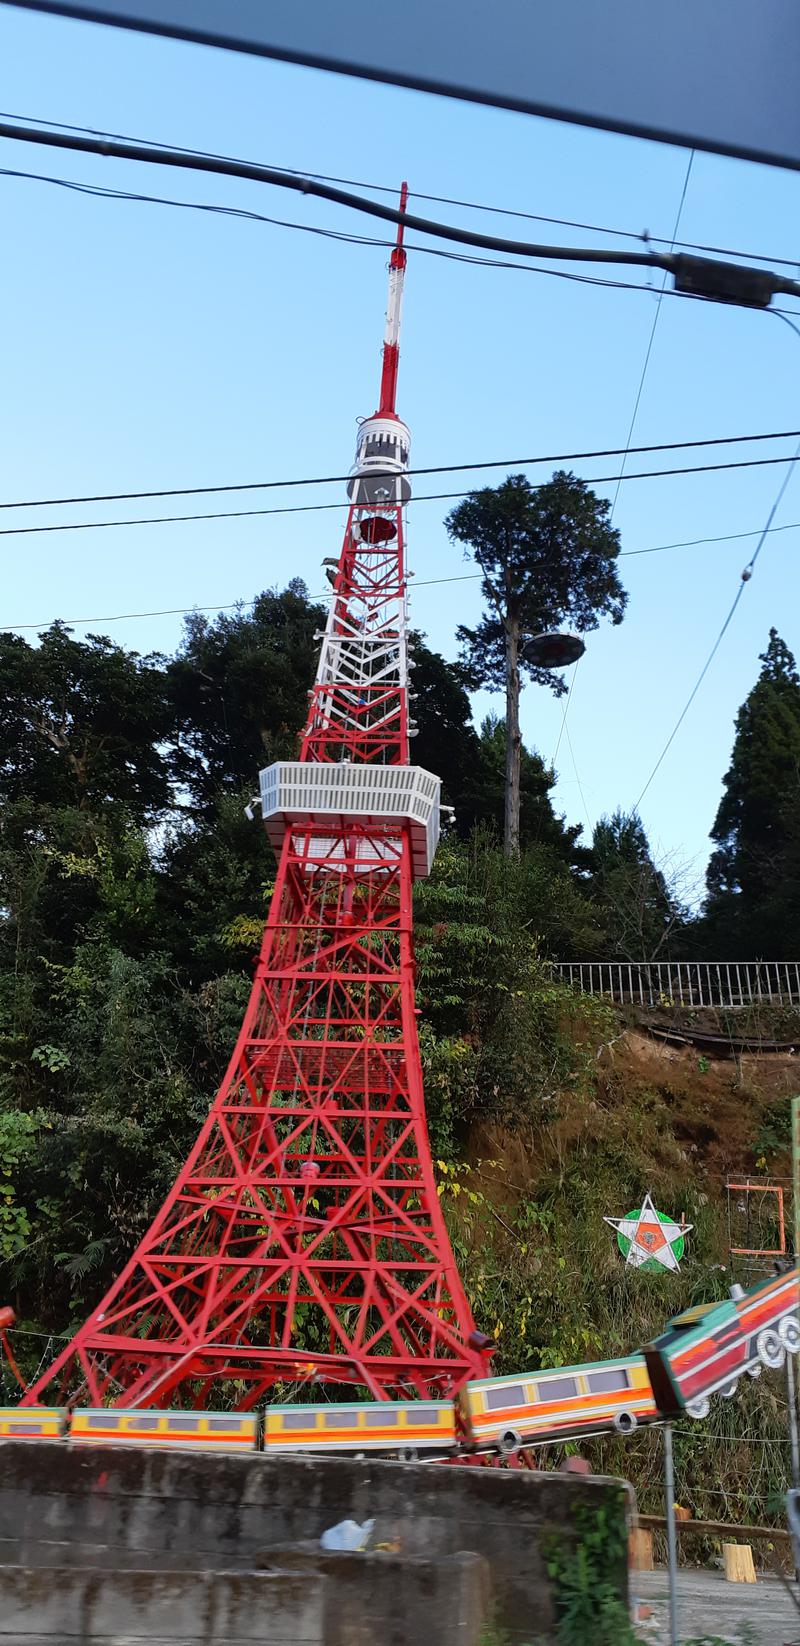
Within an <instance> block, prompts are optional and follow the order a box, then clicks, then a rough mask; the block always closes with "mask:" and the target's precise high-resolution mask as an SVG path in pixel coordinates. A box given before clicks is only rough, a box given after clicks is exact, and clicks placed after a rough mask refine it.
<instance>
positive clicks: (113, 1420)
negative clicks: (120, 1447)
mask: <svg viewBox="0 0 800 1646" xmlns="http://www.w3.org/2000/svg"><path fill="white" fill-rule="evenodd" d="M79 1421H81V1422H83V1424H84V1426H85V1427H86V1428H87V1429H118V1428H119V1417H118V1416H116V1415H115V1414H114V1413H113V1412H101V1413H100V1414H99V1415H98V1416H97V1417H84V1418H82V1419H80V1420H79Z"/></svg>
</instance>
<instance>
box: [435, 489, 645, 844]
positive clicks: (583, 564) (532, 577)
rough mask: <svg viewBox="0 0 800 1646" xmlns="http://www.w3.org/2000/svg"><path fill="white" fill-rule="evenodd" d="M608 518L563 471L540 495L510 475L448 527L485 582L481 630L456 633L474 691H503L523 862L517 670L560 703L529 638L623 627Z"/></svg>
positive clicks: (558, 686) (456, 513)
mask: <svg viewBox="0 0 800 1646" xmlns="http://www.w3.org/2000/svg"><path fill="white" fill-rule="evenodd" d="M610 512H611V509H610V504H609V503H607V502H605V501H603V500H602V499H601V498H599V497H596V496H595V494H594V492H593V491H591V490H590V488H589V486H588V485H587V484H586V482H585V481H584V480H579V479H577V477H576V476H575V475H573V474H567V473H565V472H563V471H560V472H558V473H556V474H554V475H553V478H552V480H549V481H548V482H547V483H546V484H545V485H543V486H532V485H531V483H530V481H529V480H527V479H526V478H525V476H524V475H522V474H512V475H509V476H508V478H507V479H506V480H504V481H503V483H502V485H500V486H497V487H495V488H491V487H486V488H484V489H483V490H482V491H478V492H472V493H471V494H470V496H469V497H467V498H465V499H464V501H463V502H462V503H459V504H458V505H457V507H456V508H455V509H453V510H452V512H451V513H450V514H449V515H448V517H447V521H446V526H447V531H448V534H449V536H450V538H451V539H452V540H453V541H455V542H459V543H464V544H466V545H467V547H468V548H470V549H471V550H472V552H473V553H474V555H475V559H476V560H477V562H478V565H479V567H480V569H481V573H482V579H483V581H482V589H483V596H484V599H485V601H486V610H485V611H484V614H483V616H482V618H481V620H480V622H479V623H478V625H477V627H476V628H474V629H469V628H466V627H464V626H462V627H461V628H460V629H459V638H460V640H461V642H462V648H463V656H464V659H465V662H466V665H467V668H468V669H469V672H470V677H471V682H472V684H474V685H476V686H478V685H488V686H489V687H494V688H495V689H498V690H499V689H500V688H504V689H505V696H506V779H505V830H504V842H505V851H506V855H507V856H516V855H517V854H518V852H519V813H520V768H521V756H522V738H521V735H520V728H519V696H520V670H524V671H525V673H526V674H527V675H528V676H529V677H530V679H532V680H536V681H538V682H539V683H540V684H542V685H547V686H549V687H550V689H551V690H552V691H553V692H555V694H556V695H557V696H560V695H561V694H562V693H563V692H564V691H566V686H565V684H564V680H563V678H562V676H560V675H558V674H555V673H554V672H553V671H552V670H550V669H541V668H536V667H534V666H533V665H532V664H530V663H528V662H526V659H525V656H524V652H523V650H522V642H523V638H524V636H525V635H526V634H529V633H533V634H536V633H546V632H548V631H550V630H553V629H557V628H558V627H559V625H561V624H563V623H568V624H569V625H570V627H572V628H574V629H577V630H578V631H579V632H580V633H586V632H587V631H588V630H590V629H595V628H597V626H598V623H599V621H600V618H601V617H610V618H611V621H612V622H613V623H621V622H622V617H623V613H624V611H625V603H626V600H627V595H626V594H625V591H624V589H623V588H622V585H621V583H620V581H619V577H618V575H617V569H616V564H615V562H616V558H617V555H618V553H619V532H617V531H616V530H615V529H614V528H613V527H612V525H611V523H610V519H609V516H610Z"/></svg>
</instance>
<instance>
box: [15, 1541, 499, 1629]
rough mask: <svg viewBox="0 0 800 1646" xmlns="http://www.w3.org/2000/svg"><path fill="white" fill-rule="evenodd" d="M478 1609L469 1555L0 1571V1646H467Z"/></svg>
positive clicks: (476, 1568)
mask: <svg viewBox="0 0 800 1646" xmlns="http://www.w3.org/2000/svg"><path fill="white" fill-rule="evenodd" d="M281 1565H283V1562H281ZM487 1611H488V1570H487V1568H486V1563H485V1561H483V1560H481V1558H480V1556H479V1555H456V1556H454V1557H453V1558H452V1559H451V1560H444V1561H437V1562H433V1561H424V1560H407V1559H404V1558H401V1557H396V1556H395V1557H393V1556H391V1555H387V1556H383V1555H380V1554H365V1555H347V1554H336V1555H323V1556H322V1557H321V1558H320V1556H319V1554H318V1553H315V1555H314V1556H313V1557H310V1556H308V1555H302V1554H299V1555H295V1556H294V1558H293V1560H292V1569H291V1570H278V1571H270V1572H262V1573H253V1572H223V1571H207V1572H197V1571H190V1572H165V1571H150V1572H147V1571H127V1572H108V1571H105V1572H95V1571H91V1570H89V1569H87V1568H83V1569H81V1568H79V1567H73V1568H54V1567H48V1568H46V1569H45V1568H39V1569H38V1570H36V1569H33V1570H32V1569H31V1568H29V1567H22V1566H3V1567H0V1646H56V1643H58V1646H62V1643H66V1642H77V1641H86V1642H91V1643H92V1646H120V1643H121V1642H124V1646H137V1643H138V1642H142V1643H143V1646H176V1643H177V1646H256V1643H257V1646H409V1643H410V1642H412V1641H413V1642H417V1641H420V1642H423V1641H424V1642H425V1646H477V1643H478V1640H479V1636H480V1633H481V1629H482V1625H483V1622H484V1619H485V1617H486V1616H487Z"/></svg>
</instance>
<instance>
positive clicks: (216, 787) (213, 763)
mask: <svg viewBox="0 0 800 1646" xmlns="http://www.w3.org/2000/svg"><path fill="white" fill-rule="evenodd" d="M325 618H326V612H325V608H324V606H321V605H315V604H313V603H312V602H311V601H310V600H309V598H308V591H307V589H306V586H305V584H304V583H303V582H301V580H300V579H299V578H294V579H293V580H292V582H290V583H289V584H288V585H287V587H286V588H285V589H284V590H282V592H281V593H278V591H277V590H275V589H267V590H266V591H265V592H264V593H263V594H260V595H259V596H258V598H257V599H256V600H255V601H254V602H253V606H252V609H251V610H250V611H249V612H246V611H244V610H241V611H237V612H235V613H233V614H230V613H227V612H223V613H221V614H220V615H219V616H218V617H216V618H215V619H214V620H213V621H212V620H210V619H208V618H206V617H201V616H198V615H195V616H192V617H189V618H188V619H187V621H186V633H185V639H184V642H183V645H182V647H181V648H180V651H179V653H178V656H177V657H176V658H175V659H174V660H173V662H172V663H171V664H170V667H169V671H168V689H169V693H170V698H171V702H172V705H173V711H174V715H175V721H176V734H177V755H176V771H177V773H178V775H179V777H180V779H181V781H182V783H183V784H185V786H186V788H187V789H188V790H189V793H190V795H191V798H192V800H193V802H194V804H195V806H196V807H198V808H200V809H203V808H205V809H206V810H207V811H208V810H209V809H211V810H212V811H213V808H214V806H215V805H216V802H217V799H218V797H219V795H220V793H221V792H222V791H223V790H225V791H227V792H229V793H230V792H235V793H247V794H252V793H253V791H254V788H255V785H256V783H257V781H258V773H259V770H260V769H261V767H262V766H268V765H270V764H271V762H272V761H273V760H281V759H283V760H287V759H288V760H292V759H294V758H296V755H297V738H298V734H299V733H300V732H301V731H302V728H303V725H304V723H305V719H306V714H307V711H308V693H309V689H310V687H311V686H312V684H313V680H314V674H315V670H316V665H317V658H318V654H319V642H318V640H317V639H315V634H316V633H317V632H318V631H319V630H320V629H322V628H324V626H325Z"/></svg>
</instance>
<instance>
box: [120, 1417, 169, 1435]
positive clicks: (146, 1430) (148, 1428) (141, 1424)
mask: <svg viewBox="0 0 800 1646" xmlns="http://www.w3.org/2000/svg"><path fill="white" fill-rule="evenodd" d="M160 1422H161V1419H160V1417H148V1415H147V1413H146V1412H142V1415H141V1417H139V1416H138V1414H137V1416H136V1417H135V1418H129V1420H128V1422H127V1424H126V1428H128V1429H141V1431H142V1433H143V1434H150V1433H152V1431H153V1430H154V1429H157V1428H158V1425H159V1423H160Z"/></svg>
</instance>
